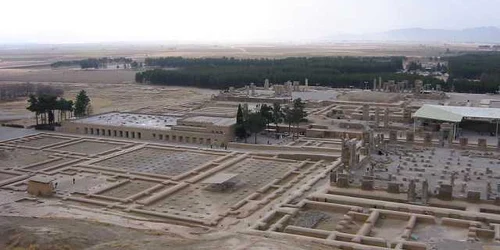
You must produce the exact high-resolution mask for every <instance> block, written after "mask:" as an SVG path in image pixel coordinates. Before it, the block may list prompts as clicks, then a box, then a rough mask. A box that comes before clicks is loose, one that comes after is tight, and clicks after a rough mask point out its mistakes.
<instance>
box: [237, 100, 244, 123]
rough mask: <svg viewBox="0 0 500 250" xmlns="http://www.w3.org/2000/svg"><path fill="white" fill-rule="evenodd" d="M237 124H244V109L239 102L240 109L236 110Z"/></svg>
mask: <svg viewBox="0 0 500 250" xmlns="http://www.w3.org/2000/svg"><path fill="white" fill-rule="evenodd" d="M236 124H243V110H242V109H241V104H238V111H237V112H236Z"/></svg>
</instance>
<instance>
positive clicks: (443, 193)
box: [437, 184, 453, 201]
mask: <svg viewBox="0 0 500 250" xmlns="http://www.w3.org/2000/svg"><path fill="white" fill-rule="evenodd" d="M437 198H438V199H441V200H448V201H449V200H452V198H453V187H452V186H451V185H449V184H441V185H440V186H439V190H438V196H437Z"/></svg>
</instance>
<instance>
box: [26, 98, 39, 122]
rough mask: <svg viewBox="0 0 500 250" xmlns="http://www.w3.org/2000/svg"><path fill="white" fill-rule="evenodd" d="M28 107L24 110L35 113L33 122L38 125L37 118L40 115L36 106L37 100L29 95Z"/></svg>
mask: <svg viewBox="0 0 500 250" xmlns="http://www.w3.org/2000/svg"><path fill="white" fill-rule="evenodd" d="M28 103H29V106H28V107H27V108H26V109H27V110H29V111H31V112H34V113H35V121H36V125H38V116H39V115H40V107H39V105H38V98H37V97H36V96H35V95H33V94H31V95H30V97H29V99H28Z"/></svg>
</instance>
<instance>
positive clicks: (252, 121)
mask: <svg viewBox="0 0 500 250" xmlns="http://www.w3.org/2000/svg"><path fill="white" fill-rule="evenodd" d="M246 123H247V124H248V131H249V132H250V133H252V134H253V135H254V139H255V141H254V143H255V144H257V134H258V133H259V132H260V131H262V130H263V129H264V128H265V127H266V123H265V120H264V118H263V117H262V114H261V113H260V112H252V113H250V114H248V120H247V121H246Z"/></svg>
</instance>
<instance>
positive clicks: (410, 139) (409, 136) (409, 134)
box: [406, 131, 415, 142]
mask: <svg viewBox="0 0 500 250" xmlns="http://www.w3.org/2000/svg"><path fill="white" fill-rule="evenodd" d="M406 141H407V142H413V141H415V134H414V133H413V131H406Z"/></svg>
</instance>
